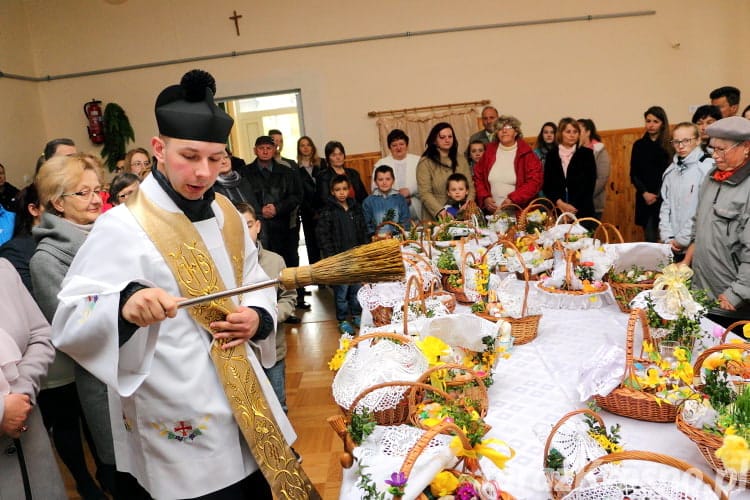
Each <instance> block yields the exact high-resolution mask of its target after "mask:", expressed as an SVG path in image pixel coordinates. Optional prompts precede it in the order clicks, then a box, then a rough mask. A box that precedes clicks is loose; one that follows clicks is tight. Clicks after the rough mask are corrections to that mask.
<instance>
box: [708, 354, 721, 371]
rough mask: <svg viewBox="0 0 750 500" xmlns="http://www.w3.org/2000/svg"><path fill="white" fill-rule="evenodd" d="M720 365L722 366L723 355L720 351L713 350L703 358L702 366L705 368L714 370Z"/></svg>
mask: <svg viewBox="0 0 750 500" xmlns="http://www.w3.org/2000/svg"><path fill="white" fill-rule="evenodd" d="M720 366H724V357H723V356H722V355H721V353H720V352H715V353H713V354H711V355H709V356H708V357H707V358H706V359H705V360H703V368H706V369H707V370H715V369H717V368H719V367H720Z"/></svg>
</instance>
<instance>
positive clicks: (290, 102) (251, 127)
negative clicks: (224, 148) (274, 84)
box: [219, 89, 304, 163]
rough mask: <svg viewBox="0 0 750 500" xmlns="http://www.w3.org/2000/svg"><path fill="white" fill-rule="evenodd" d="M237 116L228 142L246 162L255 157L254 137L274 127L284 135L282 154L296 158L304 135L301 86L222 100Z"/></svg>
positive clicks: (228, 110) (227, 109) (232, 114)
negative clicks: (299, 87)
mask: <svg viewBox="0 0 750 500" xmlns="http://www.w3.org/2000/svg"><path fill="white" fill-rule="evenodd" d="M219 102H220V103H221V104H222V105H223V106H224V108H225V109H226V111H227V113H229V114H230V115H231V116H232V118H234V127H233V128H232V133H231V135H230V137H229V145H230V148H231V150H232V153H233V154H234V156H237V157H240V158H242V159H243V160H245V161H246V162H247V163H251V162H252V161H253V160H254V159H255V153H253V147H254V146H255V139H256V138H257V137H259V136H261V135H265V134H267V133H268V131H269V130H271V129H277V130H280V131H281V133H282V134H283V135H284V149H283V150H282V151H281V156H284V157H286V158H291V159H293V160H295V161H296V160H297V140H298V139H299V138H300V137H301V136H303V135H304V125H303V121H302V99H301V95H300V90H299V89H296V90H287V91H282V92H274V93H269V94H257V95H249V96H240V97H231V98H226V99H222V100H220V101H219Z"/></svg>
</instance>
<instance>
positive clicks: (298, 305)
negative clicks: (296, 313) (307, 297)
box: [297, 302, 312, 311]
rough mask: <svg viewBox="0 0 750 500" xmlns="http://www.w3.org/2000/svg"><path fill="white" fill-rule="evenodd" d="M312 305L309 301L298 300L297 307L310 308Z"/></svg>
mask: <svg viewBox="0 0 750 500" xmlns="http://www.w3.org/2000/svg"><path fill="white" fill-rule="evenodd" d="M311 307H312V306H311V305H310V304H308V303H307V302H297V309H304V310H305V311H307V310H309V309H310V308H311Z"/></svg>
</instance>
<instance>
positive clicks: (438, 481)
mask: <svg viewBox="0 0 750 500" xmlns="http://www.w3.org/2000/svg"><path fill="white" fill-rule="evenodd" d="M456 488H458V479H457V478H456V476H454V475H453V473H451V472H448V471H445V470H444V471H442V472H438V473H437V475H436V476H435V478H434V479H433V480H432V482H431V483H430V492H432V494H433V495H434V496H436V497H444V496H445V495H450V494H452V493H453V492H454V491H456Z"/></svg>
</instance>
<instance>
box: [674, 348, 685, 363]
mask: <svg viewBox="0 0 750 500" xmlns="http://www.w3.org/2000/svg"><path fill="white" fill-rule="evenodd" d="M674 357H675V358H677V361H687V360H688V352H687V349H685V348H684V347H677V348H676V349H675V350H674Z"/></svg>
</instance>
